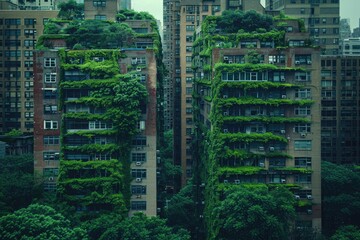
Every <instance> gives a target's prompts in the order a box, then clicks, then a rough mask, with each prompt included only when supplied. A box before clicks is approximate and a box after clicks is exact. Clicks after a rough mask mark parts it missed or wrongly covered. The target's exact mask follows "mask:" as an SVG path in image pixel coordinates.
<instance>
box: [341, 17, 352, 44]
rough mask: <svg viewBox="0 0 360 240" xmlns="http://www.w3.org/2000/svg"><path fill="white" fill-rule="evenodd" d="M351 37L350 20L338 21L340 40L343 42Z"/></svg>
mask: <svg viewBox="0 0 360 240" xmlns="http://www.w3.org/2000/svg"><path fill="white" fill-rule="evenodd" d="M349 37H351V29H350V19H348V18H346V19H341V20H340V40H344V39H347V38H349Z"/></svg>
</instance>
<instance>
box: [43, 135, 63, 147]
mask: <svg viewBox="0 0 360 240" xmlns="http://www.w3.org/2000/svg"><path fill="white" fill-rule="evenodd" d="M43 141H44V145H58V144H59V143H60V137H59V136H44V139H43Z"/></svg>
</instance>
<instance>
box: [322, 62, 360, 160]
mask: <svg viewBox="0 0 360 240" xmlns="http://www.w3.org/2000/svg"><path fill="white" fill-rule="evenodd" d="M359 67H360V57H359V56H356V55H353V56H350V55H347V56H328V57H322V58H321V108H322V109H321V115H322V118H321V151H322V160H325V161H330V162H334V163H338V164H359V155H360V153H359V142H360V139H359V113H358V109H359V94H358V93H359V89H358V88H359V85H358V82H359V74H358V73H359Z"/></svg>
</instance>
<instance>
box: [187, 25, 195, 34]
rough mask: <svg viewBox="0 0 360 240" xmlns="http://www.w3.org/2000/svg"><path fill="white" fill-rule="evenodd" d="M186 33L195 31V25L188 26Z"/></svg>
mask: <svg viewBox="0 0 360 240" xmlns="http://www.w3.org/2000/svg"><path fill="white" fill-rule="evenodd" d="M186 31H187V32H193V31H195V26H194V25H186Z"/></svg>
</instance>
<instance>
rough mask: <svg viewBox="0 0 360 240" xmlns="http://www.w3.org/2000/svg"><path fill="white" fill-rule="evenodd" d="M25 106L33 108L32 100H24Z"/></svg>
mask: <svg viewBox="0 0 360 240" xmlns="http://www.w3.org/2000/svg"><path fill="white" fill-rule="evenodd" d="M25 107H26V108H33V107H34V102H33V101H26V102H25Z"/></svg>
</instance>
